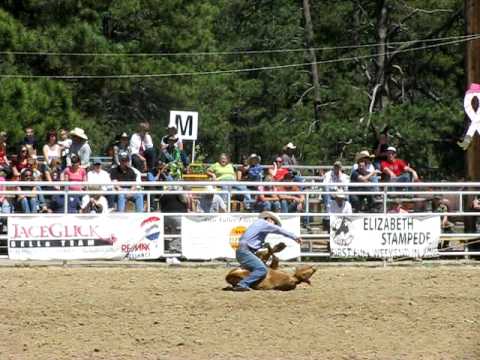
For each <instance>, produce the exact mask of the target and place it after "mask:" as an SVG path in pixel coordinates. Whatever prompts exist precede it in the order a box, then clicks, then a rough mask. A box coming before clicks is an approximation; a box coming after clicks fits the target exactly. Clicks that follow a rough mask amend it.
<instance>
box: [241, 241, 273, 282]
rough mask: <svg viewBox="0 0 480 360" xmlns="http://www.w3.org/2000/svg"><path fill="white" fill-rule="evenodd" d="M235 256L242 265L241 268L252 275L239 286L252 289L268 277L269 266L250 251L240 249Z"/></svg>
mask: <svg viewBox="0 0 480 360" xmlns="http://www.w3.org/2000/svg"><path fill="white" fill-rule="evenodd" d="M235 256H236V258H237V261H238V262H239V263H240V267H242V268H243V269H247V270H249V271H250V274H249V275H248V276H247V277H245V278H244V279H242V280H241V281H240V282H239V283H238V284H237V286H240V287H244V288H250V287H252V286H253V285H255V284H256V283H258V282H260V281H262V280H263V278H265V276H267V266H266V265H265V264H264V263H263V261H262V260H260V259H259V258H258V257H257V256H256V255H255V254H254V253H252V252H251V251H250V250H249V249H246V248H238V249H237V251H236V252H235Z"/></svg>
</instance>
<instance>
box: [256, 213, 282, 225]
mask: <svg viewBox="0 0 480 360" xmlns="http://www.w3.org/2000/svg"><path fill="white" fill-rule="evenodd" d="M258 217H259V218H260V219H272V220H273V222H274V223H275V224H277V225H278V226H282V222H281V221H280V218H279V217H278V216H277V214H275V213H273V212H271V211H262V212H261V213H260V215H258Z"/></svg>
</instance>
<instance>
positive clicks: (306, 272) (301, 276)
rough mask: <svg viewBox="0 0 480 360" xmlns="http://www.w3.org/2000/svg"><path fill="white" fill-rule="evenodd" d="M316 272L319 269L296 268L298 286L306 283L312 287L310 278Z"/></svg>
mask: <svg viewBox="0 0 480 360" xmlns="http://www.w3.org/2000/svg"><path fill="white" fill-rule="evenodd" d="M315 271H317V269H315V268H314V267H313V266H310V265H305V266H301V267H298V268H296V269H295V274H294V275H293V276H295V277H296V278H297V284H300V283H302V282H305V283H307V284H308V285H311V283H310V278H311V277H312V275H313V274H315Z"/></svg>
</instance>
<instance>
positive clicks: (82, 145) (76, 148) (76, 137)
mask: <svg viewBox="0 0 480 360" xmlns="http://www.w3.org/2000/svg"><path fill="white" fill-rule="evenodd" d="M70 136H71V137H72V145H70V162H69V161H68V158H67V165H70V164H71V158H72V156H73V155H74V154H75V155H77V156H78V157H79V159H80V165H81V166H82V167H83V168H87V167H89V166H90V156H91V155H92V149H90V145H89V144H88V137H87V135H86V134H85V131H83V129H80V128H78V127H76V128H75V129H73V130H72V131H70Z"/></svg>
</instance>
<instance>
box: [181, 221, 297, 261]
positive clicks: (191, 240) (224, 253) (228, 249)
mask: <svg viewBox="0 0 480 360" xmlns="http://www.w3.org/2000/svg"><path fill="white" fill-rule="evenodd" d="M257 219H258V215H253V214H252V215H245V216H241V217H234V216H231V215H219V216H215V217H194V216H183V217H182V254H183V256H185V257H186V258H187V259H203V260H207V259H216V258H235V250H234V249H235V246H236V245H238V239H239V237H240V236H241V234H242V233H243V231H245V229H246V228H247V227H248V226H249V225H250V224H252V223H253V222H254V221H255V220H257ZM282 227H283V228H285V229H286V230H288V231H290V232H292V233H294V234H296V235H299V234H300V217H299V216H293V217H285V218H282ZM265 241H266V242H268V243H270V245H272V246H274V245H275V244H277V243H279V242H284V243H285V244H286V245H287V247H286V248H285V249H284V250H282V251H281V252H279V253H278V254H277V256H278V257H279V258H280V259H281V260H288V259H292V258H296V257H299V256H300V245H299V244H297V243H296V242H295V241H293V240H291V239H289V238H286V237H284V236H282V235H277V234H270V235H268V236H267V238H266V239H265Z"/></svg>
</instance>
